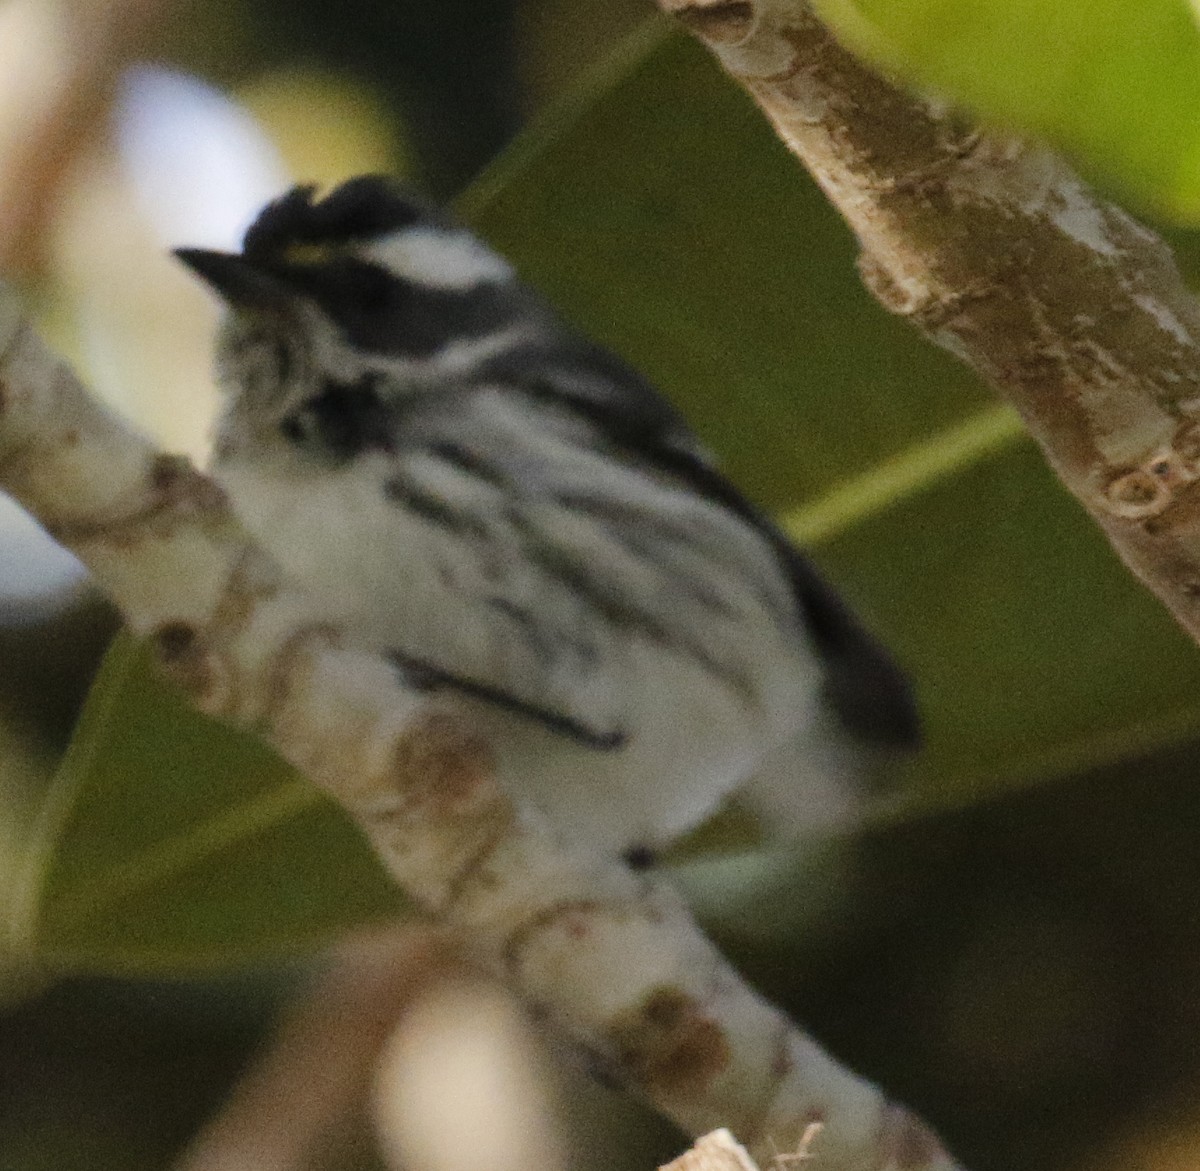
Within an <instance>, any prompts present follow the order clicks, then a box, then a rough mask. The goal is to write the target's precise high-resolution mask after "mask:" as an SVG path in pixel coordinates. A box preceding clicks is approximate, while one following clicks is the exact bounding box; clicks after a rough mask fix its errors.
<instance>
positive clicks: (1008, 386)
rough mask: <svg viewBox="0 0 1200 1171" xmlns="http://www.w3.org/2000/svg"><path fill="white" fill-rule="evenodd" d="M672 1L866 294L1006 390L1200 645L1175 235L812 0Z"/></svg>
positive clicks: (1183, 294)
mask: <svg viewBox="0 0 1200 1171" xmlns="http://www.w3.org/2000/svg"><path fill="white" fill-rule="evenodd" d="M660 4H661V6H662V7H663V8H664V9H666V10H667V11H669V12H673V13H674V14H675V15H676V16H678V17H679V18H680V19H681V20H682V21H683V23H684V24H685V25H686V26H687V27H688V28H690V29H691V30H692V31H693V32H694V33H695V34H696V36H697V37H699V38H700V39H701V40H702V41H704V42H705V43H706V44H707V45H708V47H709V48H710V49H711V50H712V51H713V52H714V53H715V54H716V56H717V57H718V59H719V60H720V61H721V63H722V65H723V66H724V67H725V69H726V70H727V71H728V72H729V73H730V75H731V76H732V77H734V78H735V79H736V80H737V81H738V82H739V83H740V84H742V85H743V86H744V87H745V88H746V89H747V90H748V91H749V93H750V94H751V95H752V96H753V97H754V99H755V101H757V102H758V104H759V106H760V107H761V108H762V110H763V111H764V113H765V114H766V115H767V117H768V118H769V119H770V121H771V123H772V124H773V125H774V127H775V129H776V130H777V131H778V133H779V135H780V137H781V138H782V139H783V141H784V142H785V143H786V144H787V145H788V146H789V147H790V148H791V150H792V151H793V152H794V153H795V154H796V156H797V157H798V158H799V159H800V160H801V162H803V163H804V165H805V166H806V167H807V168H808V169H809V170H810V171H811V172H812V174H813V176H814V178H815V179H816V181H817V182H818V183H819V184H820V185H821V187H822V188H823V189H824V191H825V192H826V194H827V195H828V196H829V198H830V200H831V201H832V202H833V203H834V204H835V206H837V208H838V209H839V210H840V211H841V212H842V214H843V215H844V216H845V218H846V220H847V222H848V223H849V224H850V226H851V228H853V230H854V232H855V233H856V234H857V236H858V239H859V241H860V243H861V245H862V257H861V261H860V267H861V271H862V275H863V278H864V280H865V281H866V284H867V286H868V288H869V289H870V290H871V291H872V292H873V293H874V294H875V296H876V297H877V298H878V299H879V300H880V301H881V302H882V303H883V304H884V305H885V306H886V307H887V308H888V309H890V310H892V311H893V312H895V313H898V314H901V315H902V316H905V317H907V318H908V319H909V320H911V321H912V322H913V324H914V325H915V326H916V327H917V328H918V329H920V330H921V331H922V332H923V333H925V334H926V335H927V336H928V337H930V338H931V339H932V340H934V341H935V342H937V343H938V344H939V345H941V346H944V347H945V348H946V349H948V350H950V351H951V352H953V353H954V354H956V355H958V356H959V357H960V358H961V359H962V360H963V361H965V362H966V363H967V364H968V365H970V366H971V367H972V368H973V369H975V370H976V371H977V372H978V373H979V374H980V375H981V376H982V377H983V378H984V379H986V380H987V381H988V382H989V383H990V384H991V385H992V386H994V387H995V388H996V389H997V390H998V391H999V392H1000V393H1001V394H1002V395H1003V396H1004V397H1005V398H1007V399H1008V400H1009V401H1010V402H1012V403H1013V405H1014V406H1015V407H1016V408H1017V410H1018V411H1019V412H1020V413H1021V416H1022V418H1023V419H1024V420H1025V423H1026V425H1027V426H1028V428H1029V430H1030V432H1031V433H1032V434H1033V435H1034V437H1035V438H1036V439H1037V440H1038V442H1039V443H1040V444H1041V446H1042V448H1043V450H1044V451H1045V453H1046V455H1047V458H1048V459H1049V461H1050V462H1051V464H1052V465H1053V466H1054V468H1055V469H1056V470H1057V472H1058V474H1059V475H1060V476H1061V478H1062V480H1063V482H1064V483H1065V484H1066V486H1067V487H1068V488H1069V489H1070V490H1071V492H1073V493H1074V494H1075V496H1077V497H1078V498H1079V500H1080V501H1081V502H1082V504H1083V505H1084V507H1085V508H1086V509H1087V510H1088V511H1089V512H1090V513H1091V514H1092V516H1093V517H1095V519H1096V521H1097V522H1098V523H1099V524H1100V526H1101V527H1102V528H1103V529H1104V531H1105V533H1106V534H1107V535H1108V537H1109V540H1111V541H1112V543H1113V545H1114V547H1115V548H1116V549H1117V550H1118V552H1119V553H1120V554H1121V556H1122V557H1123V558H1124V559H1125V561H1126V562H1127V563H1128V565H1129V566H1130V567H1131V568H1132V569H1133V571H1134V572H1135V573H1136V574H1137V575H1138V576H1139V577H1140V578H1141V579H1142V580H1143V581H1144V582H1145V583H1146V584H1147V585H1148V586H1149V587H1150V588H1151V589H1152V590H1153V591H1154V592H1155V593H1156V594H1157V595H1158V596H1159V597H1160V598H1161V599H1162V601H1163V602H1164V603H1165V604H1166V605H1167V606H1168V607H1169V608H1170V610H1171V611H1172V613H1174V614H1175V616H1176V617H1177V618H1178V619H1179V621H1180V622H1181V623H1182V624H1183V626H1184V627H1185V628H1186V629H1187V630H1188V631H1189V632H1190V633H1191V634H1192V636H1193V637H1198V638H1200V523H1198V522H1200V485H1198V484H1197V481H1198V480H1200V308H1198V304H1197V301H1196V300H1195V298H1193V297H1192V295H1191V294H1190V293H1189V291H1188V289H1187V288H1186V287H1185V285H1184V283H1183V280H1182V278H1181V276H1180V274H1179V272H1178V270H1177V269H1176V267H1175V264H1174V262H1173V260H1172V257H1171V254H1170V251H1169V249H1168V248H1167V246H1166V245H1165V244H1164V243H1163V242H1162V240H1160V239H1159V238H1158V237H1157V236H1156V235H1154V233H1152V232H1150V231H1148V230H1147V229H1146V228H1144V227H1143V226H1142V225H1140V224H1139V223H1137V222H1136V221H1135V220H1134V219H1132V218H1131V217H1130V216H1129V215H1127V214H1126V213H1125V212H1124V211H1122V210H1121V209H1120V208H1118V207H1116V206H1115V205H1114V204H1112V203H1109V202H1107V201H1105V200H1103V199H1101V198H1099V197H1098V196H1097V195H1096V194H1094V193H1093V192H1092V191H1090V190H1089V189H1088V188H1087V186H1086V185H1085V184H1084V183H1083V181H1082V180H1081V179H1080V178H1079V177H1078V176H1077V175H1076V174H1074V173H1073V172H1072V171H1071V169H1070V168H1069V167H1068V166H1067V165H1066V164H1065V163H1064V162H1063V161H1062V160H1061V159H1059V158H1058V157H1056V156H1055V155H1053V154H1051V153H1050V152H1049V151H1047V150H1045V149H1043V148H1040V147H1037V146H1032V145H1029V144H1027V143H1023V142H1021V141H1019V140H1017V139H1014V138H1002V137H999V136H996V135H988V134H982V133H980V132H979V131H977V130H974V129H971V128H970V127H968V126H965V125H964V123H963V122H962V121H961V119H958V118H956V117H955V116H954V115H953V114H952V113H950V112H949V111H947V110H946V109H943V108H941V107H939V106H937V105H936V104H934V103H931V102H929V101H926V100H923V99H920V98H917V97H914V96H912V95H909V94H907V93H905V92H903V91H902V90H901V89H899V88H898V87H896V86H894V85H892V84H891V83H890V82H888V81H886V80H884V79H882V78H881V77H879V76H877V75H876V74H875V73H873V72H872V71H871V70H870V69H868V68H867V67H866V66H864V65H862V64H861V63H860V62H858V61H857V60H856V59H855V58H854V57H853V56H852V55H851V54H850V53H848V52H847V51H846V50H845V49H843V48H842V47H841V46H840V45H839V44H838V43H837V42H836V41H835V40H834V38H833V37H832V36H831V34H830V33H829V32H828V31H827V30H826V29H825V28H824V27H823V26H822V25H821V24H820V23H819V22H818V21H817V19H816V18H815V17H814V16H813V14H812V12H811V10H810V9H809V7H808V5H807V4H806V3H805V2H804V0H660ZM779 230H780V231H781V232H785V231H787V230H788V225H786V224H780V225H779Z"/></svg>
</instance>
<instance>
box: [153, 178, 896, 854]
mask: <svg viewBox="0 0 1200 1171" xmlns="http://www.w3.org/2000/svg"><path fill="white" fill-rule="evenodd" d="M175 255H176V256H177V257H178V258H179V260H181V261H182V262H183V263H184V264H185V265H186V266H187V267H188V268H190V269H191V270H192V271H193V272H194V273H195V274H196V275H198V276H199V277H200V278H201V279H202V280H203V281H204V282H205V283H206V284H207V285H208V286H209V287H210V288H211V290H213V291H214V292H215V293H216V294H217V296H218V297H219V299H220V300H221V301H222V302H223V304H224V306H225V308H226V313H225V315H224V317H223V319H222V323H221V325H220V326H219V327H218V333H217V340H216V345H215V364H214V366H215V377H216V381H217V383H218V386H219V388H220V392H221V394H220V398H221V404H222V405H221V408H220V414H219V419H218V422H217V424H216V428H215V436H214V443H213V452H212V458H211V474H212V475H213V477H214V478H215V479H216V480H217V481H218V483H219V484H220V485H221V486H222V487H223V489H224V490H225V492H226V493H227V495H228V497H229V499H230V501H231V504H232V507H233V508H234V510H235V512H236V513H237V515H238V516H239V518H240V520H241V521H242V523H243V524H244V525H245V526H246V527H247V528H248V529H249V531H250V532H251V534H252V535H253V536H254V537H255V538H256V539H257V540H258V541H259V542H260V543H261V544H262V546H263V547H265V549H266V550H267V552H268V553H270V554H271V555H272V556H273V557H274V558H275V559H276V560H277V561H278V562H279V563H280V564H281V566H282V567H283V569H284V570H285V572H287V573H288V574H289V575H290V576H291V578H292V579H293V580H294V581H295V582H297V583H298V584H300V585H302V586H303V588H305V589H306V590H307V591H308V594H309V597H310V598H311V599H312V600H313V604H314V606H316V607H317V609H318V610H319V612H320V613H321V615H322V617H323V618H327V619H328V620H329V621H330V622H331V623H336V624H337V625H338V627H339V628H340V629H341V630H343V631H344V632H345V635H346V638H347V639H348V640H349V641H350V642H351V644H352V645H354V646H356V647H359V648H361V649H363V650H366V651H370V652H372V653H374V654H378V655H381V656H383V657H384V658H385V659H386V660H387V661H388V662H389V663H390V664H391V665H392V667H393V668H394V670H395V671H396V672H397V675H398V677H399V678H400V680H401V681H402V682H403V683H404V684H405V686H407V687H409V688H411V689H413V690H414V691H416V692H419V693H421V694H422V695H423V696H427V697H428V699H429V701H430V702H431V703H435V704H438V705H443V706H444V707H445V708H446V709H447V710H452V711H455V712H458V713H461V714H463V715H464V716H465V717H467V718H469V719H471V720H472V721H474V726H475V727H477V728H478V729H479V731H480V734H481V735H483V736H484V737H485V738H486V741H487V743H488V744H489V746H490V748H491V751H492V753H493V756H494V759H495V761H496V771H497V777H498V780H499V782H500V783H501V784H502V785H503V786H504V787H505V788H506V790H507V791H508V792H509V794H510V795H511V797H512V798H513V800H514V801H515V802H516V803H517V804H518V806H520V807H522V808H524V809H527V810H531V811H536V815H537V816H540V817H542V818H544V819H546V820H547V821H548V823H549V825H550V826H551V828H552V829H553V831H554V832H556V833H557V834H559V835H560V837H562V838H563V839H565V840H566V841H567V842H568V843H571V844H572V845H574V846H576V847H577V848H579V849H582V850H586V851H589V852H595V853H599V854H605V855H619V856H621V857H623V858H624V859H625V860H626V861H627V862H629V863H630V864H631V865H634V866H645V865H649V864H651V863H653V862H654V861H655V860H656V859H657V858H658V857H659V856H660V854H661V852H662V851H663V850H664V849H666V848H668V847H669V846H670V845H671V844H672V843H673V842H675V841H677V840H678V839H680V838H681V837H683V836H685V835H686V834H688V833H689V832H690V831H691V830H693V829H694V828H695V827H696V826H698V825H700V824H701V823H703V822H704V821H706V820H707V819H708V818H709V817H710V816H711V815H712V814H713V813H714V812H715V811H716V810H717V809H718V808H719V807H721V806H722V805H723V804H725V803H726V802H727V801H729V800H733V801H734V802H735V803H736V804H738V805H740V806H741V807H742V808H743V809H745V810H747V811H748V812H749V813H750V814H751V815H752V816H753V817H754V818H755V819H756V820H757V821H758V824H759V825H760V826H761V827H762V829H763V833H764V834H765V835H766V836H767V837H768V838H773V839H782V840H792V841H799V840H804V839H806V838H809V837H810V836H811V835H813V834H817V833H827V832H833V831H836V830H839V829H843V828H845V827H846V826H847V825H851V824H853V822H854V820H855V818H857V817H858V815H859V811H860V810H861V808H862V803H863V796H864V794H865V793H866V792H867V791H868V790H869V789H870V788H871V786H872V784H873V780H872V778H873V777H874V776H875V775H876V773H877V772H878V767H879V764H880V762H881V761H883V760H886V759H888V758H889V757H890V756H892V755H893V754H895V753H904V752H907V751H911V750H912V749H913V748H914V747H915V746H916V745H917V743H918V742H919V737H920V720H919V715H918V710H917V705H916V701H915V698H914V693H913V689H912V686H911V684H910V683H909V681H908V678H907V676H906V675H905V673H904V672H903V671H902V670H901V668H900V667H899V666H898V665H897V663H896V661H895V659H894V658H893V657H892V655H891V654H890V653H889V652H888V651H887V650H886V649H885V648H884V647H883V646H882V645H881V643H880V642H879V641H878V640H877V639H876V638H875V637H874V636H873V635H872V634H871V633H869V631H868V630H867V628H866V627H865V626H864V625H863V623H862V622H860V621H859V619H858V618H856V617H855V615H854V614H853V613H852V612H851V610H850V609H849V607H848V606H847V605H846V604H845V603H844V602H843V601H842V600H841V598H840V597H839V596H838V594H837V593H836V592H835V591H834V590H833V589H832V588H831V586H830V585H829V584H828V583H827V582H826V581H825V580H824V579H823V578H822V576H821V575H820V574H819V573H818V571H817V570H816V569H815V567H814V566H813V565H812V563H811V562H810V561H809V560H808V558H807V557H806V556H805V555H804V554H803V553H802V552H801V551H800V550H799V549H798V548H797V547H796V546H795V545H794V544H793V543H792V542H791V541H790V540H789V538H788V537H787V536H786V535H785V534H784V533H783V532H782V531H781V530H780V529H779V528H778V527H777V526H776V525H775V524H774V523H773V522H772V521H771V520H770V519H769V518H768V517H767V515H766V514H765V513H764V512H763V511H762V510H760V509H759V508H758V507H756V506H755V505H754V504H752V503H751V502H750V501H749V500H748V499H747V498H746V497H745V496H744V495H743V494H742V493H741V492H739V490H738V489H737V488H736V487H734V485H733V484H732V483H731V482H730V481H729V480H728V479H727V478H726V477H725V476H724V475H723V474H722V473H721V471H720V470H719V469H718V467H717V465H716V463H715V461H714V459H713V458H712V456H711V455H710V454H709V453H708V452H707V451H706V450H705V448H704V447H703V446H702V445H701V443H700V442H699V441H698V439H697V438H696V436H695V435H694V434H693V432H692V431H691V429H690V428H689V426H688V424H687V422H686V420H685V418H684V416H683V415H682V414H681V413H680V411H679V410H678V409H677V408H676V407H675V406H673V405H672V404H671V403H670V402H669V401H668V399H667V398H666V397H665V396H664V395H662V394H661V393H660V392H659V391H658V390H657V389H656V388H655V387H653V386H652V385H651V384H650V383H649V382H648V381H647V379H646V378H644V377H643V376H642V375H641V374H640V373H639V372H638V371H637V370H636V369H634V368H633V367H632V366H631V365H629V364H628V363H627V362H625V361H624V360H623V359H622V358H620V357H618V356H617V355H616V354H614V353H613V352H611V351H610V350H608V349H606V348H605V347H603V346H601V345H600V344H598V343H597V342H595V341H593V340H592V339H591V338H590V337H588V336H586V335H585V334H584V333H583V332H581V331H580V330H578V329H576V328H574V327H573V326H572V325H570V324H569V323H567V322H566V321H565V320H564V319H563V318H562V317H561V316H560V315H559V314H558V313H557V312H556V311H555V310H554V309H553V308H552V307H551V306H550V305H549V303H548V302H547V301H546V300H545V299H544V298H543V297H542V296H541V295H539V294H538V293H537V292H536V291H535V290H534V289H533V288H532V287H531V286H530V285H528V284H527V283H525V282H524V281H523V280H522V279H521V278H520V277H519V275H518V273H517V271H516V269H515V268H514V266H513V265H512V264H511V263H510V262H509V261H508V260H507V259H505V258H504V257H502V256H501V255H499V254H498V253H497V252H495V251H493V250H492V249H491V248H490V247H488V246H487V245H486V244H485V243H484V242H483V241H482V240H481V239H480V238H479V237H478V236H476V235H475V234H473V233H472V232H471V231H469V230H468V229H467V228H466V227H464V226H463V225H462V224H460V223H459V222H457V221H456V220H455V219H454V218H453V217H452V216H451V215H449V214H448V213H446V212H445V211H443V210H441V209H439V208H437V207H435V206H433V205H432V204H430V203H428V202H426V201H425V200H424V199H422V198H421V197H419V196H418V195H416V194H415V193H414V192H413V191H411V190H409V189H408V188H407V187H406V186H403V185H401V184H399V183H397V182H395V181H394V180H392V179H390V178H388V177H386V176H379V175H365V176H359V177H357V178H353V179H349V180H346V181H344V182H342V183H341V184H340V185H338V186H336V187H335V188H333V189H332V190H330V191H328V192H327V193H324V194H322V193H320V191H319V189H318V188H317V187H315V186H311V185H302V186H296V187H294V188H292V189H291V190H290V191H288V192H287V193H286V194H284V195H282V196H281V197H280V198H278V199H276V200H275V201H274V202H272V203H270V204H268V205H267V206H266V207H265V208H263V209H262V211H261V212H260V213H259V214H258V216H257V218H256V219H255V220H254V222H253V223H252V224H251V226H250V227H249V228H248V229H247V231H246V233H245V235H244V238H243V241H242V247H241V251H238V252H222V251H215V250H210V249H196V248H181V249H178V250H176V252H175ZM798 360H802V357H801V358H799V359H798Z"/></svg>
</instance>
